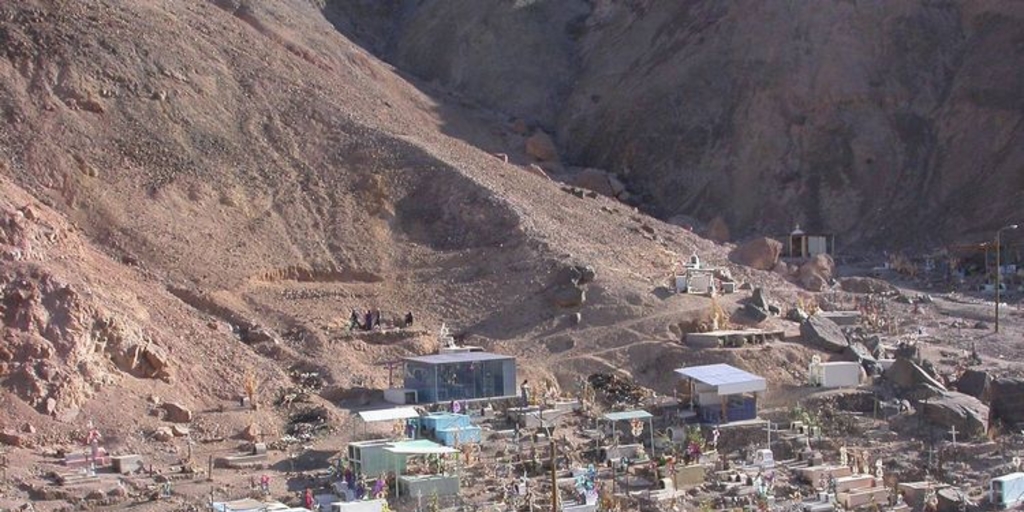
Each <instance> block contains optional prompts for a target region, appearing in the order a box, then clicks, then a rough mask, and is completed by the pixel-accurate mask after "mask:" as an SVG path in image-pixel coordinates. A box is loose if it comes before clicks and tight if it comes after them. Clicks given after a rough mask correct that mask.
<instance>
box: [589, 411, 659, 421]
mask: <svg viewBox="0 0 1024 512" xmlns="http://www.w3.org/2000/svg"><path fill="white" fill-rule="evenodd" d="M653 417H654V415H653V414H651V413H649V412H647V411H645V410H643V409H636V410H633V411H619V412H609V413H605V415H604V416H602V417H601V418H602V419H605V420H608V421H622V420H632V419H637V420H646V419H650V418H653Z"/></svg>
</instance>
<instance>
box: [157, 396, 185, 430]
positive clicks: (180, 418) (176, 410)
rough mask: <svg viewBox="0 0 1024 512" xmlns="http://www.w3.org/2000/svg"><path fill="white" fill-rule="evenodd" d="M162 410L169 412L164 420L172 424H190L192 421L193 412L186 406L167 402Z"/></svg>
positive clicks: (162, 406)
mask: <svg viewBox="0 0 1024 512" xmlns="http://www.w3.org/2000/svg"><path fill="white" fill-rule="evenodd" d="M160 408H161V409H163V410H164V411H166V412H167V415H166V416H165V417H164V419H165V420H167V421H169V422H171V423H189V422H191V421H192V411H191V410H190V409H188V408H187V407H185V406H184V405H181V404H178V403H174V402H167V403H165V404H163V405H161V406H160ZM168 430H170V429H169V428H168Z"/></svg>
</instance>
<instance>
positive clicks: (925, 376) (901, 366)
mask: <svg viewBox="0 0 1024 512" xmlns="http://www.w3.org/2000/svg"><path fill="white" fill-rule="evenodd" d="M882 376H883V377H885V380H887V381H889V382H891V383H893V384H895V385H896V386H897V387H900V388H903V389H910V388H915V387H919V386H926V387H930V388H933V389H936V390H938V391H940V392H945V391H946V386H944V385H943V384H942V383H941V382H939V381H938V380H936V379H935V377H932V376H931V375H930V374H929V373H928V372H926V371H924V369H923V368H921V367H920V366H918V365H916V364H914V362H913V361H910V360H909V359H897V360H896V361H895V362H893V363H892V366H890V367H889V368H888V369H887V370H885V373H883V374H882Z"/></svg>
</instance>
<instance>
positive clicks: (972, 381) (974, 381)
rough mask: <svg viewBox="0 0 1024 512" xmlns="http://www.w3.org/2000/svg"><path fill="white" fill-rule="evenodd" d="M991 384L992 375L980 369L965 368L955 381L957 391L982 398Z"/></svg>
mask: <svg viewBox="0 0 1024 512" xmlns="http://www.w3.org/2000/svg"><path fill="white" fill-rule="evenodd" d="M991 384H992V376H990V375H989V374H988V372H983V371H981V370H966V371H964V373H963V374H962V375H960V378H959V379H957V381H956V384H955V385H956V389H957V391H959V392H961V393H963V394H965V395H970V396H973V397H974V398H977V399H979V400H984V399H985V397H986V393H987V392H988V388H989V386H990V385H991Z"/></svg>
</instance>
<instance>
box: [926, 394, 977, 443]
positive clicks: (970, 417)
mask: <svg viewBox="0 0 1024 512" xmlns="http://www.w3.org/2000/svg"><path fill="white" fill-rule="evenodd" d="M923 407H924V408H923V409H922V411H921V412H922V414H924V417H925V419H927V420H928V421H930V422H931V423H933V424H936V425H940V426H942V427H943V428H945V429H949V428H951V427H956V430H957V432H958V435H960V433H963V437H962V439H969V438H972V437H978V436H982V435H984V434H985V433H986V432H988V406H987V405H985V404H983V403H981V400H978V399H977V398H974V397H973V396H969V395H965V394H963V393H957V392H955V391H951V392H948V393H946V394H945V395H944V396H941V397H939V398H935V399H931V400H927V401H925V402H924V405H923Z"/></svg>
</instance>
